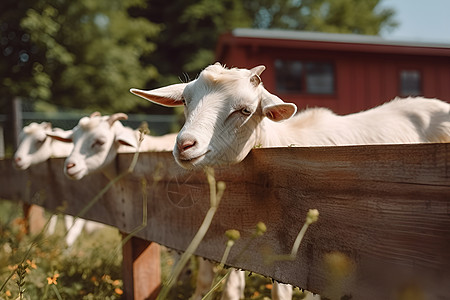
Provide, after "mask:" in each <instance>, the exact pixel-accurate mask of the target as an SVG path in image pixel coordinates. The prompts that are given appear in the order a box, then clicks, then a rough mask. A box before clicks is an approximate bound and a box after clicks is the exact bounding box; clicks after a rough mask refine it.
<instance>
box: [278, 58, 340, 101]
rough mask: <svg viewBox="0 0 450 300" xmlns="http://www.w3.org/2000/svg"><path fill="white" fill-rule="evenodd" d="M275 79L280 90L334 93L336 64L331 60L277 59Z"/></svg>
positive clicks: (321, 93) (315, 93) (305, 92)
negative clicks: (330, 61)
mask: <svg viewBox="0 0 450 300" xmlns="http://www.w3.org/2000/svg"><path fill="white" fill-rule="evenodd" d="M275 80H276V86H277V90H278V91H279V92H286V93H301V94H312V95H330V94H334V66H333V64H332V63H329V62H313V61H297V60H281V59H277V60H275Z"/></svg>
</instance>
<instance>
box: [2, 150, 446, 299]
mask: <svg viewBox="0 0 450 300" xmlns="http://www.w3.org/2000/svg"><path fill="white" fill-rule="evenodd" d="M131 159H132V155H130V154H121V155H119V157H118V158H117V160H116V162H115V163H116V169H117V171H118V172H121V171H124V170H125V169H126V168H127V167H128V166H129V164H130V162H131ZM62 167H63V159H52V160H50V161H48V162H47V163H45V164H42V165H38V166H34V167H32V168H30V169H29V170H28V171H26V172H19V171H16V170H14V169H13V168H12V164H11V161H10V160H3V161H0V171H1V172H0V185H1V191H0V197H1V198H4V199H12V200H14V199H34V200H33V201H34V202H35V204H39V205H41V206H43V207H45V208H47V209H49V210H56V209H57V208H58V207H61V206H64V207H65V212H66V213H68V214H74V215H75V214H78V213H79V212H80V211H81V210H82V209H83V207H85V206H86V205H87V204H88V202H89V201H90V199H92V198H93V197H94V196H95V195H96V194H97V193H98V192H99V190H100V189H101V188H103V187H104V186H105V185H106V184H107V183H108V180H107V179H106V178H105V177H104V176H103V175H102V174H97V175H92V176H89V177H87V178H85V179H83V180H81V181H70V180H67V179H66V178H65V177H64V176H63V175H62ZM215 174H216V179H217V180H222V181H225V183H226V190H225V194H224V197H223V199H222V202H221V203H220V206H219V209H218V211H217V214H216V216H215V219H214V220H213V223H212V226H211V227H210V229H209V231H208V233H207V234H206V237H205V239H204V240H203V241H202V243H201V244H200V247H199V248H198V249H197V251H196V254H197V255H200V256H203V257H206V258H209V259H212V260H215V261H219V260H220V258H221V256H222V254H223V251H224V249H225V242H226V237H225V236H224V232H225V231H226V230H228V229H231V228H233V229H237V230H239V231H240V232H241V239H240V240H239V241H238V242H237V243H236V245H235V246H234V248H233V249H232V251H231V254H230V256H229V259H228V262H227V263H228V264H229V265H230V266H234V267H239V268H243V269H246V270H251V271H254V272H257V273H260V274H263V275H266V276H269V277H272V278H274V279H276V280H278V281H281V282H285V283H291V284H293V285H296V286H299V287H302V288H306V289H308V290H310V291H313V292H316V293H319V294H321V295H322V296H324V297H328V298H330V299H398V297H399V296H400V295H401V294H402V293H405V292H407V291H409V290H413V291H415V292H416V293H418V295H421V294H422V295H423V296H424V298H425V299H448V298H449V297H450V144H415V145H382V146H381V145H380V146H377V145H374V146H349V147H312V148H274V149H255V150H253V151H252V152H251V153H250V155H249V156H248V157H247V158H246V159H245V160H244V161H243V162H242V163H240V164H238V165H235V166H230V167H223V168H216V170H215ZM155 178H158V181H157V182H156V181H155ZM143 179H145V181H146V182H147V184H146V185H143ZM143 191H144V192H143ZM143 194H144V195H145V194H146V197H147V198H145V197H143ZM37 195H38V196H37ZM32 196H33V197H32ZM143 199H147V200H146V201H148V225H147V227H146V228H145V229H143V230H141V231H139V232H138V233H137V237H139V238H141V239H143V240H146V241H153V242H156V243H159V244H162V245H165V246H167V247H170V248H173V249H178V250H183V249H186V247H187V245H188V244H189V242H190V241H191V239H192V237H193V236H194V234H195V233H196V231H197V229H198V227H199V226H200V224H201V222H202V220H203V218H204V216H205V214H206V211H207V210H208V208H209V189H208V184H207V182H206V178H205V175H204V174H203V172H201V171H198V172H188V171H185V170H182V169H181V168H180V167H178V166H177V165H176V164H175V163H174V160H173V157H172V155H171V153H168V152H158V153H142V154H141V155H140V157H139V161H138V164H137V166H136V168H135V171H134V172H133V174H130V175H127V177H125V178H124V179H122V180H121V181H120V182H118V183H117V184H115V185H114V186H113V187H112V188H111V189H110V190H109V191H108V192H107V193H106V194H105V195H104V196H103V197H102V198H101V199H100V200H99V201H98V203H96V204H95V205H94V206H93V207H92V208H91V209H90V210H89V211H87V212H86V214H85V215H84V216H83V217H84V218H87V219H91V220H95V221H99V222H102V223H105V224H109V225H112V226H115V227H117V228H119V229H120V230H121V231H123V232H130V231H132V230H133V229H134V228H136V227H137V226H139V225H140V223H141V219H142V201H143ZM310 208H316V209H318V210H319V212H320V217H319V221H318V222H317V223H316V224H314V225H313V226H311V227H310V229H309V230H308V232H307V234H306V237H305V240H304V241H303V243H302V245H301V247H300V251H299V254H298V257H297V259H295V260H294V261H279V262H275V263H273V264H268V263H267V261H265V259H264V257H265V255H267V253H273V254H287V253H289V251H290V248H291V247H292V244H293V242H294V239H295V237H296V235H297V233H298V231H299V230H300V228H301V226H302V224H303V222H304V219H305V216H306V213H307V211H308V209H310ZM259 221H262V222H264V223H265V224H266V225H267V228H268V231H267V232H266V234H264V235H263V236H261V237H259V238H257V239H254V240H252V239H251V235H252V233H253V231H254V228H255V225H256V223H257V222H259ZM248 243H249V244H248ZM247 244H248V245H247ZM246 247H247V248H246ZM131 248H133V247H132V246H131ZM242 250H244V251H243V253H241V254H240V255H238V253H240V252H242ZM125 280H126V278H125Z"/></svg>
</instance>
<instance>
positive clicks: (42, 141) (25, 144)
mask: <svg viewBox="0 0 450 300" xmlns="http://www.w3.org/2000/svg"><path fill="white" fill-rule="evenodd" d="M50 132H63V130H62V129H60V128H52V124H50V123H49V122H42V123H40V124H38V123H34V122H33V123H31V124H30V125H28V126H25V127H24V128H22V130H21V132H20V134H19V147H18V148H17V150H16V153H14V166H15V167H16V168H17V169H19V170H26V169H28V168H29V167H30V166H31V165H36V164H39V163H42V162H44V161H47V160H48V159H49V158H50V157H67V155H69V154H70V152H71V151H72V148H73V145H72V144H67V143H61V142H59V141H55V140H53V139H51V138H48V137H47V133H50Z"/></svg>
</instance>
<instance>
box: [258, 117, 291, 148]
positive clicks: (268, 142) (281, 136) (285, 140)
mask: <svg viewBox="0 0 450 300" xmlns="http://www.w3.org/2000/svg"><path fill="white" fill-rule="evenodd" d="M293 132H294V131H293V128H292V125H291V122H289V120H288V121H285V122H279V123H277V122H273V121H270V120H268V119H267V118H263V119H262V121H261V123H260V124H259V125H258V126H257V127H256V130H255V133H256V139H255V141H256V143H255V145H254V146H255V147H256V148H259V147H262V148H269V147H286V146H290V145H293V144H295V143H296V140H298V137H297V138H296V137H295V136H294V135H291V134H289V133H293ZM297 135H298V132H297Z"/></svg>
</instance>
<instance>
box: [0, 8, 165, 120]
mask: <svg viewBox="0 0 450 300" xmlns="http://www.w3.org/2000/svg"><path fill="white" fill-rule="evenodd" d="M143 4H145V3H143V1H140V0H124V1H122V0H108V1H106V0H105V1H91V0H80V1H70V0H34V1H33V0H25V1H16V0H4V1H2V2H1V4H0V24H1V25H0V26H1V27H0V29H1V32H2V38H1V47H2V53H1V55H2V56H3V59H2V60H1V61H0V72H1V73H0V80H1V83H2V84H1V86H0V106H1V107H6V106H7V105H8V103H9V102H10V101H11V99H12V98H13V97H16V96H19V97H22V98H27V99H32V100H33V101H46V102H49V103H53V104H59V105H64V106H68V107H73V108H83V109H85V110H87V111H91V110H95V109H101V110H102V111H106V112H112V111H123V110H124V111H127V110H129V109H131V108H132V107H133V106H135V105H136V104H137V103H138V101H136V98H135V97H133V96H132V95H130V93H129V92H128V89H129V87H130V86H143V85H144V84H145V82H146V81H147V80H149V79H151V78H153V77H155V76H156V74H157V72H156V70H155V68H153V67H152V66H151V65H149V66H147V67H143V66H142V65H141V63H140V58H141V57H142V56H143V55H146V54H148V53H150V52H152V51H153V50H154V49H155V44H154V43H152V42H150V40H151V39H152V38H153V37H154V36H156V35H157V34H158V33H159V26H156V25H154V24H152V23H150V22H149V21H148V20H145V19H143V18H132V17H130V16H129V15H128V12H127V10H128V9H129V8H130V7H133V6H142V5H143Z"/></svg>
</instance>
